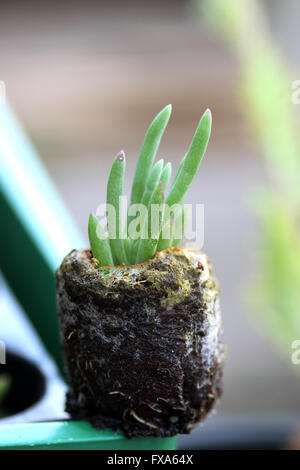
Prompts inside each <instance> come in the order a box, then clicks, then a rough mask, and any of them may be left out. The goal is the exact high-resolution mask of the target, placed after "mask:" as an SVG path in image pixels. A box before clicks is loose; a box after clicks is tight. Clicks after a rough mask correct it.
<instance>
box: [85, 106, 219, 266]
mask: <svg viewBox="0 0 300 470" xmlns="http://www.w3.org/2000/svg"><path fill="white" fill-rule="evenodd" d="M171 110H172V107H171V105H168V106H166V107H165V108H164V109H163V110H162V111H160V113H159V114H158V115H157V116H156V117H155V118H154V120H153V121H152V123H151V124H150V127H149V129H148V131H147V133H146V136H145V140H144V143H143V146H142V148H141V151H140V155H139V159H138V162H137V166H136V170H135V175H134V179H133V184H132V190H131V199H130V206H129V209H128V214H127V219H126V224H125V227H123V228H122V227H121V221H120V213H121V208H120V200H121V199H120V197H121V196H122V194H123V186H124V174H125V165H126V161H125V153H124V151H123V150H121V151H120V152H119V153H118V154H117V156H116V157H115V159H114V162H113V165H112V169H111V172H110V175H109V179H108V184H107V198H106V203H107V205H110V206H112V207H114V209H115V214H116V220H115V223H114V224H112V222H111V220H110V219H109V217H108V218H107V232H108V237H106V234H105V231H104V228H103V227H102V224H101V223H100V221H99V220H98V218H97V217H96V216H95V215H93V214H91V215H90V218H89V227H88V232H89V239H90V245H91V249H92V254H93V257H94V258H95V259H96V260H98V262H99V266H108V265H118V264H122V263H124V264H125V265H128V266H129V265H132V264H136V263H142V262H143V261H146V260H148V259H151V258H153V256H154V255H155V253H156V252H157V251H162V250H165V249H167V248H169V247H170V246H177V245H179V244H180V243H181V238H180V239H176V237H175V235H174V234H175V233H177V232H176V225H177V224H178V223H181V224H182V218H183V217H184V208H183V204H184V197H185V195H186V193H187V190H188V188H189V186H190V185H191V183H192V181H193V179H194V177H195V175H196V173H197V171H198V168H199V165H200V163H201V160H202V158H203V156H204V153H205V150H206V147H207V144H208V141H209V137H210V132H211V112H210V110H206V111H205V113H204V114H203V116H202V117H201V119H200V122H199V124H198V127H197V129H196V132H195V135H194V137H193V140H192V142H191V145H190V147H189V149H188V152H187V154H186V155H185V157H184V158H183V159H182V160H181V163H180V165H179V167H178V169H177V172H176V175H175V178H174V181H173V183H172V186H171V189H170V191H169V193H168V195H167V196H166V197H165V193H166V189H167V187H168V183H169V181H170V178H171V173H172V168H171V163H167V164H166V165H164V161H163V160H159V161H158V162H157V163H155V164H154V160H155V156H156V153H157V150H158V147H159V144H160V141H161V138H162V135H163V133H164V131H165V128H166V126H167V124H168V121H169V118H170V115H171ZM136 204H139V205H143V206H144V207H145V208H146V209H147V212H146V214H147V215H146V216H144V217H138V218H137V217H136V215H131V211H130V208H133V207H135V205H136ZM155 205H156V206H158V207H161V208H162V210H160V211H159V217H158V224H157V226H156V231H155V232H154V233H153V230H151V228H152V227H153V224H152V223H151V222H152V221H151V217H152V214H153V212H152V210H151V208H152V207H153V206H155ZM174 205H179V208H180V209H179V210H177V211H176V213H175V214H173V217H170V212H168V211H164V209H163V208H164V207H166V206H168V207H170V208H171V207H173V206H174ZM131 223H133V224H134V223H136V226H137V227H138V228H139V233H140V236H139V237H138V238H137V239H134V238H132V237H130V230H129V228H130V224H131ZM165 233H169V236H168V237H165V236H164V234H165Z"/></svg>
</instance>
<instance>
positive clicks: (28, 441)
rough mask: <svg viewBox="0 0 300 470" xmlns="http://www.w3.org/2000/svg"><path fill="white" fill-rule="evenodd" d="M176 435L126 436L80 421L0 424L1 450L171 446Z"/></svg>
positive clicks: (174, 445) (154, 448) (122, 448)
mask: <svg viewBox="0 0 300 470" xmlns="http://www.w3.org/2000/svg"><path fill="white" fill-rule="evenodd" d="M176 446H177V437H176V436H175V437H168V438H153V437H151V438H145V437H138V438H133V439H126V438H124V436H123V435H122V434H120V433H114V432H112V431H109V430H105V431H96V430H95V429H93V428H92V427H91V426H90V424H88V423H86V422H81V421H80V422H79V421H53V422H48V423H33V424H16V425H10V426H1V427H0V450H9V449H14V450H146V449H150V450H174V449H176Z"/></svg>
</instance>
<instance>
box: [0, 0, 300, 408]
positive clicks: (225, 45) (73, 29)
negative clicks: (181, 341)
mask: <svg viewBox="0 0 300 470" xmlns="http://www.w3.org/2000/svg"><path fill="white" fill-rule="evenodd" d="M214 3H215V2H214V1H212V2H211V4H210V2H205V1H203V2H196V1H191V0H178V1H171V0H164V1H163V2H162V1H152V2H148V1H145V0H144V1H142V0H139V1H130V2H126V1H125V2H124V1H110V2H102V1H98V2H93V1H89V0H87V1H85V2H59V3H58V2H57V3H52V2H48V3H45V2H33V1H30V0H29V1H27V2H17V1H11V2H9V3H5V4H2V5H1V15H0V79H1V80H3V81H4V82H5V83H6V91H7V97H8V99H9V101H10V103H11V104H12V106H13V108H14V110H15V111H16V113H17V114H18V116H19V118H20V119H21V121H22V122H23V124H24V126H25V128H26V130H27V132H28V134H29V135H30V137H31V139H32V141H33V143H34V145H35V146H36V148H37V150H38V152H39V154H40V156H41V159H42V161H43V162H44V164H45V166H46V167H47V169H48V171H49V173H50V175H51V177H52V178H53V180H54V182H55V184H56V186H57V188H58V190H59V192H60V194H61V195H62V197H63V199H64V201H65V202H66V205H67V207H68V208H69V210H70V212H71V213H72V215H73V217H74V219H75V221H76V222H77V223H78V225H79V226H80V229H81V231H82V232H83V234H84V236H85V238H86V243H88V242H87V220H88V214H89V213H90V212H91V211H94V210H95V209H96V207H97V205H98V204H99V203H101V202H103V201H104V200H105V193H106V181H107V178H108V174H109V169H110V166H111V163H112V159H113V157H114V155H115V154H116V153H117V152H118V151H119V150H120V149H121V148H122V149H124V150H125V152H126V156H127V173H126V188H125V189H126V194H129V191H130V185H131V182H132V177H133V170H134V168H135V164H136V160H137V156H138V152H139V148H140V146H141V144H142V141H143V137H144V134H145V131H146V129H147V126H148V125H149V123H150V121H151V120H152V118H153V117H154V115H155V114H156V113H157V112H158V111H159V110H160V109H161V108H162V107H163V106H165V105H166V104H168V103H172V105H173V114H172V117H171V120H170V123H169V125H168V129H167V131H166V133H165V135H164V137H163V141H162V144H161V147H160V149H159V154H158V157H159V158H161V157H163V158H166V159H167V160H169V161H171V162H172V165H173V167H175V168H176V166H177V164H178V162H179V160H180V159H181V158H182V156H183V155H184V153H185V151H186V149H187V146H188V144H189V142H190V140H191V137H192V135H193V133H194V130H195V128H196V125H197V122H198V120H199V118H200V116H201V115H202V113H203V112H204V110H205V109H206V108H207V107H209V108H211V110H212V114H213V132H212V138H211V141H210V144H209V148H208V151H207V153H206V157H205V160H204V161H203V163H202V165H201V169H200V171H199V174H198V176H197V178H196V181H195V182H194V183H193V185H192V188H191V190H190V191H189V193H188V196H187V200H186V202H192V203H196V202H201V203H204V204H205V224H206V225H205V245H204V251H205V252H206V253H207V254H208V256H209V257H210V258H211V260H212V262H213V265H214V269H215V273H216V275H217V277H218V279H219V281H220V286H221V295H222V296H221V301H222V311H223V321H224V333H225V340H226V342H227V344H228V358H227V362H226V369H225V374H224V396H223V398H222V400H221V402H220V404H219V406H218V415H219V416H222V414H226V415H227V414H238V413H246V412H251V413H262V412H271V413H273V412H274V413H275V412H295V411H299V397H300V373H299V372H300V365H299V366H295V365H293V364H292V363H291V359H290V356H291V346H290V342H289V341H290V337H289V338H288V340H287V341H286V343H284V341H283V342H282V344H283V345H284V348H283V349H285V350H284V351H280V348H279V347H277V346H276V341H274V342H273V341H272V328H271V326H269V325H268V323H264V322H261V320H263V317H264V314H265V311H264V305H263V303H259V302H258V307H257V306H256V307H254V305H253V303H252V302H251V300H252V296H253V285H254V286H255V283H256V282H257V279H258V277H259V276H260V275H261V273H262V268H261V261H262V258H261V257H260V256H259V250H258V247H259V246H260V245H261V242H262V239H263V234H264V233H263V230H264V227H262V224H261V221H260V220H259V217H258V216H257V213H256V211H255V210H253V201H254V200H255V201H256V203H257V197H258V196H257V192H256V191H257V189H256V188H258V187H264V188H266V187H269V186H271V185H272V184H273V183H274V178H273V177H271V178H270V174H273V171H272V169H271V171H270V166H272V161H271V160H270V159H266V158H264V156H265V155H264V153H265V147H263V146H262V145H261V142H262V139H261V136H260V135H258V134H256V133H255V126H253V125H252V124H253V122H251V116H250V115H249V114H248V109H245V108H246V107H247V100H245V99H244V98H243V91H242V85H243V80H244V78H243V71H245V69H247V63H246V62H247V61H246V60H245V57H246V56H247V51H245V49H246V48H247V45H246V46H245V44H248V43H249V45H250V44H251V43H252V41H254V42H255V37H256V35H257V34H258V30H259V28H265V26H266V27H267V28H268V32H267V35H268V38H271V39H270V42H272V44H273V45H272V48H273V50H274V51H276V54H278V55H279V56H280V57H281V59H280V60H282V64H283V67H286V68H289V73H291V80H296V79H297V78H300V77H299V73H298V75H297V71H298V72H299V64H300V48H299V47H298V45H299V39H300V38H299V28H298V18H299V15H300V4H299V2H297V1H296V0H289V1H288V2H286V1H284V0H268V1H267V0H266V1H260V2H258V3H259V6H260V7H262V9H263V11H262V12H260V14H261V13H263V16H264V21H265V26H263V27H262V26H261V25H260V24H258V23H257V24H256V23H255V22H254V23H253V24H252V26H253V29H252V31H251V32H250V34H248V35H247V41H248V42H247V41H246V43H245V44H242V47H241V48H238V47H235V46H236V44H235V45H234V47H233V44H232V38H229V37H228V32H227V33H226V31H225V32H224V30H222V28H221V27H220V25H219V23H218V18H217V17H216V15H215V14H214V11H213V10H214V7H213V4H214ZM228 3H231V2H228ZM287 6H288V7H287ZM260 31H261V30H260ZM226 35H227V37H226ZM238 35H239V32H238V31H237V32H236V36H235V38H234V39H233V40H234V42H237V41H238ZM241 36H242V35H241ZM262 36H264V34H263V35H262ZM244 39H245V37H244ZM266 41H267V42H268V41H269V39H267V40H266ZM241 42H242V38H241ZM246 73H247V72H246ZM254 79H255V78H254ZM245 82H246V80H245ZM287 83H288V85H287V88H286V90H285V93H286V98H287V102H288V105H289V107H290V108H294V109H293V110H291V112H292V113H294V112H295V113H296V114H299V111H298V109H296V108H297V106H295V105H293V104H292V103H291V101H290V95H291V81H290V82H287ZM248 98H249V97H248ZM278 99H282V96H280V97H278ZM279 106H280V105H279ZM299 109H300V107H299ZM254 113H255V109H254V111H253V114H254ZM253 114H252V117H253ZM253 121H254V119H253ZM258 122H259V120H258ZM298 129H299V127H298ZM273 132H274V135H276V133H277V129H276V122H275V128H274V129H273ZM298 132H299V131H298ZM274 166H275V167H276V164H275V163H274ZM275 171H276V168H275ZM278 173H279V174H281V171H279V172H278ZM276 185H277V180H276V178H275V186H274V187H276V188H277V189H278V186H276ZM278 191H279V190H278ZM277 193H278V192H277ZM290 248H292V247H290ZM262 282H264V281H262ZM265 282H267V281H265ZM254 290H255V288H254ZM249 300H250V301H249ZM283 309H284V307H283ZM263 323H264V324H263ZM274 335H275V333H274ZM294 339H300V330H298V332H296V331H295V335H294ZM282 352H283V353H282Z"/></svg>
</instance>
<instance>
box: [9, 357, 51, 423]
mask: <svg viewBox="0 0 300 470" xmlns="http://www.w3.org/2000/svg"><path fill="white" fill-rule="evenodd" d="M45 390H46V380H45V377H44V375H43V374H42V373H41V371H40V370H39V368H38V367H37V366H36V365H35V364H33V363H32V362H31V361H30V360H28V359H25V358H24V357H22V356H19V355H17V354H15V353H13V352H11V351H8V352H7V354H6V364H3V365H1V367H0V421H1V420H3V419H5V418H8V417H9V416H13V415H16V414H20V413H22V412H24V411H26V410H27V409H29V408H31V407H32V406H33V405H35V404H36V403H37V402H38V401H39V400H41V398H42V397H43V396H44V394H45Z"/></svg>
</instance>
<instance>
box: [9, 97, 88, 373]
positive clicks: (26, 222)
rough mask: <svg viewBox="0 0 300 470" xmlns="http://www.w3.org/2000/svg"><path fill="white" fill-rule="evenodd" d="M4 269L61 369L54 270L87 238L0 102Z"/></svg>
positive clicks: (12, 115)
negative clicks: (81, 232)
mask: <svg viewBox="0 0 300 470" xmlns="http://www.w3.org/2000/svg"><path fill="white" fill-rule="evenodd" d="M0 217H1V231H0V267H1V270H2V272H3V273H4V276H5V277H6V279H7V281H8V283H9V284H10V287H11V288H12V290H13V292H14V293H15V295H16V297H17V298H18V300H19V301H20V303H21V305H22V306H23V308H24V310H25V312H26V314H27V315H28V317H29V318H30V320H31V321H32V323H33V325H34V326H35V328H36V330H37V332H38V333H39V335H40V337H41V339H42V341H43V342H44V344H45V346H46V348H47V350H48V351H49V353H50V354H51V356H52V357H53V358H54V359H55V361H56V363H57V364H58V366H59V368H60V370H61V371H62V369H63V362H62V356H61V349H60V344H59V334H58V321H57V313H56V305H55V270H56V269H57V268H58V266H59V265H60V263H61V261H62V259H63V257H64V256H65V255H66V254H67V253H68V252H70V251H71V250H72V249H73V248H80V247H83V246H84V240H83V238H82V236H81V235H80V233H79V231H78V229H77V227H76V225H75V224H74V223H73V221H72V219H71V217H70V215H69V213H68V211H67V209H66V207H65V205H64V203H63V201H62V200H61V198H60V196H59V195H58V193H57V190H56V188H55V186H54V185H53V183H52V181H51V179H50V177H49V176H48V174H47V171H46V170H45V168H44V166H43V165H42V163H41V162H40V160H39V158H38V155H37V153H36V151H35V150H34V148H33V146H32V145H31V143H30V141H29V140H28V138H27V137H26V134H25V132H24V131H23V129H22V127H21V126H20V124H19V122H18V120H17V118H16V117H15V115H14V114H13V112H12V111H11V110H10V108H9V107H8V105H0Z"/></svg>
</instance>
